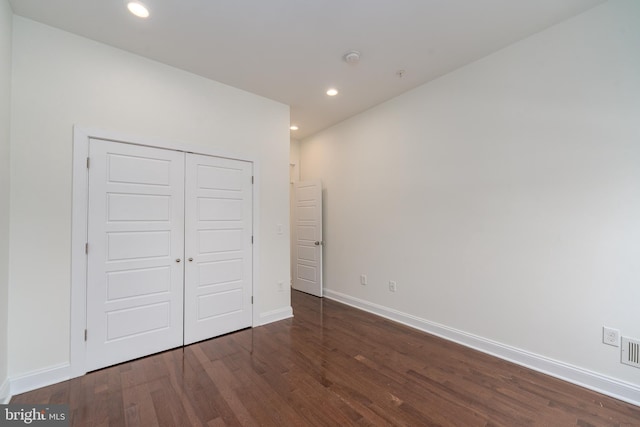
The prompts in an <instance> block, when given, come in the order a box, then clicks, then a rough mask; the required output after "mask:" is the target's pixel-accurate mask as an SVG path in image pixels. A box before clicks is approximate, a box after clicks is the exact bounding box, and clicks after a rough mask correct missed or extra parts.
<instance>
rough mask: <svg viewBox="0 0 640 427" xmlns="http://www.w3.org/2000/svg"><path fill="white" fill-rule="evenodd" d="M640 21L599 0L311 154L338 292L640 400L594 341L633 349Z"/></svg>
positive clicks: (367, 116)
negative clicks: (392, 284) (611, 334)
mask: <svg viewBox="0 0 640 427" xmlns="http://www.w3.org/2000/svg"><path fill="white" fill-rule="evenodd" d="M638 23H640V2H638V1H635V0H617V1H612V2H609V3H606V4H604V5H602V6H599V7H597V8H595V9H592V10H590V11H587V12H586V13H584V14H582V15H580V16H578V17H576V18H574V19H571V20H569V21H566V22H564V23H561V24H560V25H557V26H555V27H552V28H550V29H547V30H545V31H544V32H542V33H539V34H537V35H535V36H533V37H530V38H528V39H526V40H523V41H521V42H518V43H516V44H514V45H512V46H510V47H508V48H506V49H504V50H502V51H500V52H497V53H495V54H493V55H491V56H489V57H486V58H484V59H482V60H479V61H477V62H475V63H473V64H470V65H468V66H466V67H463V68H461V69H458V70H457V71H455V72H452V73H450V74H448V75H446V76H444V77H441V78H439V79H437V80H435V81H433V82H431V83H429V84H426V85H424V86H421V87H419V88H417V89H415V90H412V91H410V92H408V93H405V94H403V95H401V96H400V97H397V98H395V99H393V100H390V101H388V102H386V103H384V104H382V105H379V106H377V107H375V108H373V109H371V110H369V111H367V112H364V113H362V114H360V115H358V116H356V117H353V118H351V119H349V120H347V121H345V122H343V123H341V124H338V125H336V126H334V127H332V128H330V129H328V130H326V131H324V132H322V133H320V134H317V135H315V136H313V137H311V138H308V139H306V140H304V141H302V143H301V165H302V175H301V177H302V179H314V178H321V179H322V180H323V182H324V186H325V188H326V199H325V225H324V227H325V228H324V231H325V244H326V246H325V276H324V277H325V286H326V287H327V288H328V290H329V291H330V295H333V297H337V298H342V299H343V300H345V301H351V302H356V301H358V300H361V302H363V306H368V307H375V306H374V305H373V304H375V305H378V308H381V310H382V311H386V312H389V313H390V312H393V310H396V311H397V312H400V313H403V315H406V314H409V315H411V316H414V317H417V318H419V319H422V320H425V321H426V322H425V324H426V323H429V324H431V325H433V324H440V325H444V326H446V327H448V328H453V329H455V330H457V331H463V332H466V333H469V334H472V335H475V336H476V337H480V339H481V340H484V341H485V342H487V343H489V341H487V340H491V341H495V342H497V343H499V344H504V345H507V346H510V347H511V348H512V349H513V348H515V349H519V350H524V351H525V352H527V353H526V354H529V355H531V354H533V355H539V356H542V359H544V358H549V359H554V360H556V361H561V362H562V363H564V364H569V365H573V367H578V368H581V369H584V370H587V371H589V372H588V373H589V374H591V373H597V374H600V375H602V376H604V377H606V378H607V379H617V380H621V382H622V383H629V384H631V386H632V388H633V387H635V390H636V391H637V392H640V369H636V368H632V367H629V366H625V365H622V364H620V361H619V360H620V353H619V350H620V349H619V348H614V347H610V346H606V345H603V344H602V343H601V340H602V330H601V328H602V326H603V325H608V326H611V327H615V328H619V329H620V330H621V331H622V334H623V335H626V336H631V337H635V338H639V339H640V321H639V320H640V317H639V313H640V311H639V310H638V304H639V303H640V261H639V260H640V25H638ZM360 274H367V275H368V279H369V285H368V286H361V285H360V284H359V275H360ZM389 280H396V281H397V282H398V291H397V292H396V293H391V292H389V290H388V281H389ZM389 309H390V310H389ZM401 317H402V316H401ZM405 318H406V319H408V318H410V316H409V317H407V316H405ZM422 320H420V321H422ZM418 323H419V322H418ZM493 344H495V343H493ZM493 344H491V345H493ZM498 347H500V345H497V346H494V348H498ZM542 359H541V360H542ZM545 360H546V359H545ZM557 366H561V364H557ZM578 371H580V370H574V373H575V372H578ZM581 372H584V371H581ZM595 377H597V375H596V376H595ZM595 377H594V378H595ZM627 385H628V384H627ZM627 390H628V389H627ZM634 393H636V392H634ZM638 396H640V393H636V394H635V397H633V398H632V399H636V400H637V402H640V398H639V397H638ZM627 397H628V396H627Z"/></svg>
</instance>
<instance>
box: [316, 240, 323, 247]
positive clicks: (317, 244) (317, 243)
mask: <svg viewBox="0 0 640 427" xmlns="http://www.w3.org/2000/svg"><path fill="white" fill-rule="evenodd" d="M321 244H322V242H318V241H316V242H314V245H316V246H320V245H321Z"/></svg>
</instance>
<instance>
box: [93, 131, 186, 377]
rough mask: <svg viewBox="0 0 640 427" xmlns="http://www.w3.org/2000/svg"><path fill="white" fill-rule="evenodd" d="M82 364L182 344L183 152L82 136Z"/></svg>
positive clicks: (121, 358) (98, 365)
mask: <svg viewBox="0 0 640 427" xmlns="http://www.w3.org/2000/svg"><path fill="white" fill-rule="evenodd" d="M89 155H90V159H91V163H90V167H89V208H88V259H87V263H88V264H87V269H88V271H87V346H86V362H87V368H88V370H94V369H98V368H102V367H105V366H109V365H113V364H116V363H120V362H123V361H126V360H131V359H135V358H138V357H141V356H145V355H148V354H152V353H155V352H159V351H163V350H166V349H169V348H173V347H177V346H180V345H182V337H183V318H182V312H183V266H184V262H181V261H182V257H183V254H184V240H183V233H184V153H180V152H177V151H171V150H163V149H157V148H149V147H141V146H136V145H130V144H121V143H115V142H109V141H103V140H94V139H92V140H90V142H89Z"/></svg>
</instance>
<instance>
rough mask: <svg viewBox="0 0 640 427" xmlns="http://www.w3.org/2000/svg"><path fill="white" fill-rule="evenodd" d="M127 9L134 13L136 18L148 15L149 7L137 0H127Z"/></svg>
mask: <svg viewBox="0 0 640 427" xmlns="http://www.w3.org/2000/svg"><path fill="white" fill-rule="evenodd" d="M127 9H129V12H131V13H133V14H134V15H136V16H137V17H138V18H147V17H149V9H147V8H146V7H145V5H143V4H142V3H140V2H139V1H129V2H127Z"/></svg>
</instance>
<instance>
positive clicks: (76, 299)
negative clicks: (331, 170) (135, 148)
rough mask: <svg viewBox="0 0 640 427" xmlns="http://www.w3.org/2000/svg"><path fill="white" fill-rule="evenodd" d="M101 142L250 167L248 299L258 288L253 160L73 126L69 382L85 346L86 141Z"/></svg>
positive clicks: (80, 368)
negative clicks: (221, 160)
mask: <svg viewBox="0 0 640 427" xmlns="http://www.w3.org/2000/svg"><path fill="white" fill-rule="evenodd" d="M92 138H93V139H103V140H107V141H113V142H120V143H125V144H133V145H142V146H146V147H151V148H162V149H166V150H174V151H182V152H185V153H193V154H202V155H206V156H213V157H222V158H226V159H232V160H242V161H245V162H250V163H251V164H252V165H253V176H254V177H256V178H255V180H254V185H253V195H252V205H253V206H252V227H253V236H254V241H253V246H252V247H251V250H252V259H253V264H252V270H253V281H252V289H251V292H252V295H254V296H255V294H256V289H258V288H259V283H258V280H259V279H258V278H259V277H260V276H259V272H258V268H259V267H258V266H259V265H260V263H259V251H258V250H257V248H258V247H259V245H260V230H259V223H260V221H258V218H259V217H258V212H259V208H260V206H259V200H260V197H259V195H260V179H258V177H259V176H260V164H259V162H258V160H257V159H255V158H254V157H252V156H248V155H238V154H237V153H229V152H225V151H223V150H219V149H217V148H215V147H205V146H196V145H193V144H191V145H189V144H184V143H180V142H175V141H162V140H158V139H149V138H145V137H140V136H135V135H126V134H121V133H118V132H110V131H105V130H101V129H92V128H87V127H83V126H78V125H74V126H73V172H72V195H71V197H72V199H71V200H72V202H71V211H72V212H71V313H70V331H69V365H70V370H69V378H76V377H80V376H82V375H84V374H86V373H87V369H86V357H85V356H86V342H85V340H84V331H85V328H86V324H87V254H86V253H85V244H86V243H87V227H88V208H89V197H88V196H89V194H88V193H89V172H88V170H87V157H89V139H92ZM251 314H252V327H256V326H259V324H260V322H259V319H260V316H259V310H258V304H255V303H254V304H253V307H252V310H251Z"/></svg>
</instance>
